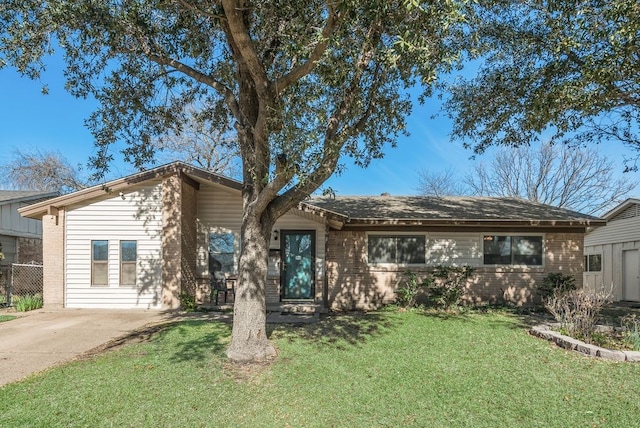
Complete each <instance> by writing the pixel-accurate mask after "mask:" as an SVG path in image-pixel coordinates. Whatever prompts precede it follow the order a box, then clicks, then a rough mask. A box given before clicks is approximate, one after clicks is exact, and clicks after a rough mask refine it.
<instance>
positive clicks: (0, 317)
mask: <svg viewBox="0 0 640 428" xmlns="http://www.w3.org/2000/svg"><path fill="white" fill-rule="evenodd" d="M14 319H16V317H15V315H0V322H5V321H11V320H14Z"/></svg>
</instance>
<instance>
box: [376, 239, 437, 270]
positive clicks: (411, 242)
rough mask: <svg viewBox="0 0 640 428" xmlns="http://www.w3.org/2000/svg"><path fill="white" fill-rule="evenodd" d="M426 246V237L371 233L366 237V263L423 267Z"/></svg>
mask: <svg viewBox="0 0 640 428" xmlns="http://www.w3.org/2000/svg"><path fill="white" fill-rule="evenodd" d="M426 244H427V237H426V235H420V234H415V235H409V234H406V235H405V234H374V233H371V234H368V235H367V261H368V263H369V264H397V265H424V264H426Z"/></svg>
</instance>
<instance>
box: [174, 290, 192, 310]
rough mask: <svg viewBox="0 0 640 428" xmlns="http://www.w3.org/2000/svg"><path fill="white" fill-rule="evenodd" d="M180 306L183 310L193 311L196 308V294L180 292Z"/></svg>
mask: <svg viewBox="0 0 640 428" xmlns="http://www.w3.org/2000/svg"><path fill="white" fill-rule="evenodd" d="M178 299H180V307H181V308H182V310H183V311H185V312H194V311H195V310H196V296H194V295H192V294H189V293H180V296H178Z"/></svg>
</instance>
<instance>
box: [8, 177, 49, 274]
mask: <svg viewBox="0 0 640 428" xmlns="http://www.w3.org/2000/svg"><path fill="white" fill-rule="evenodd" d="M58 195H59V193H57V192H41V191H39V192H33V191H21V190H0V244H2V253H3V254H4V260H2V261H0V264H2V265H5V266H6V265H9V264H11V263H28V262H32V261H35V262H42V222H41V221H40V219H32V218H25V217H22V216H20V214H19V213H18V209H19V208H22V207H25V206H27V205H29V204H33V203H37V202H40V201H43V200H46V199H50V198H52V197H54V196H58Z"/></svg>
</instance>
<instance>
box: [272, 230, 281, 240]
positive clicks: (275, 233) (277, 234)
mask: <svg viewBox="0 0 640 428" xmlns="http://www.w3.org/2000/svg"><path fill="white" fill-rule="evenodd" d="M279 235H280V232H278V231H277V230H274V231H273V240H274V241H277V240H278V236H279Z"/></svg>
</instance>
